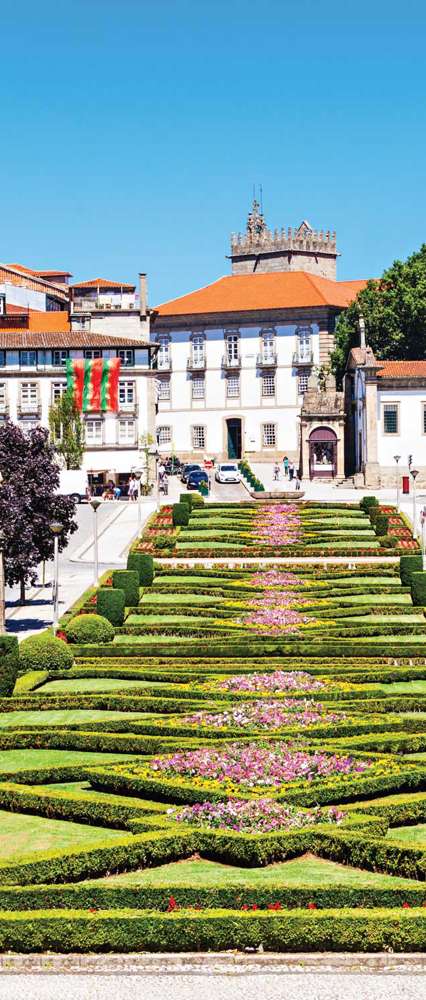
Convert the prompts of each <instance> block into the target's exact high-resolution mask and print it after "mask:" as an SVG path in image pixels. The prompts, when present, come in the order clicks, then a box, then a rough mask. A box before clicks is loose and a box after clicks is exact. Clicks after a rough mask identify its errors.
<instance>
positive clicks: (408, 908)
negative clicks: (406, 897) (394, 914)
mask: <svg viewBox="0 0 426 1000" xmlns="http://www.w3.org/2000/svg"><path fill="white" fill-rule="evenodd" d="M402 909H403V910H411V905H410V903H403V904H402Z"/></svg>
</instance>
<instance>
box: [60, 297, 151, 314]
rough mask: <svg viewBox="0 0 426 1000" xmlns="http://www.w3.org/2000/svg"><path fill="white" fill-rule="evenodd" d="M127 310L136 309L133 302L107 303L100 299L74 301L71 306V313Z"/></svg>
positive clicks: (118, 301) (114, 301)
mask: <svg viewBox="0 0 426 1000" xmlns="http://www.w3.org/2000/svg"><path fill="white" fill-rule="evenodd" d="M129 309H136V303H135V302H125V303H123V302H120V300H119V299H117V300H114V299H111V300H110V301H109V302H108V301H106V300H105V301H102V299H96V298H90V299H80V298H79V299H74V300H73V304H72V312H73V313H92V312H120V311H123V310H124V311H125V312H128V310H129Z"/></svg>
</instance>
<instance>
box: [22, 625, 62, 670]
mask: <svg viewBox="0 0 426 1000" xmlns="http://www.w3.org/2000/svg"><path fill="white" fill-rule="evenodd" d="M73 663H74V654H73V652H72V650H71V649H70V647H69V646H67V644H66V643H65V642H63V641H62V639H57V638H56V636H54V635H53V634H52V632H41V633H40V635H31V636H29V638H28V639H24V640H23V641H22V642H21V645H20V647H19V666H20V668H21V670H24V671H25V673H26V672H27V671H28V670H49V671H50V670H68V669H69V668H70V667H72V665H73Z"/></svg>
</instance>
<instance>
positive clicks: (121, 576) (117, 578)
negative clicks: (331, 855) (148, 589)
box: [112, 569, 139, 607]
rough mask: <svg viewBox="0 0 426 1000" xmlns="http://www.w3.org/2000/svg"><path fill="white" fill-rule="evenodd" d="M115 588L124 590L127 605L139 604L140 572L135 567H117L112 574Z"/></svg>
mask: <svg viewBox="0 0 426 1000" xmlns="http://www.w3.org/2000/svg"><path fill="white" fill-rule="evenodd" d="M112 586H113V590H115V589H117V590H124V596H125V598H126V606H127V607H135V606H136V605H137V604H139V572H138V570H135V569H115V570H114V572H113V574H112Z"/></svg>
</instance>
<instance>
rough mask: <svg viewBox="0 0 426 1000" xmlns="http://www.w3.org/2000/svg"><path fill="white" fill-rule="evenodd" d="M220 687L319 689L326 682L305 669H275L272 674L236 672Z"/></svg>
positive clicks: (249, 689)
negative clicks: (312, 675)
mask: <svg viewBox="0 0 426 1000" xmlns="http://www.w3.org/2000/svg"><path fill="white" fill-rule="evenodd" d="M219 687H221V688H224V689H225V690H226V691H319V690H321V688H325V684H324V681H319V680H317V679H316V678H315V677H311V675H310V674H307V673H305V671H303V670H291V671H285V670H274V672H273V673H272V674H235V675H234V676H233V677H228V678H227V679H226V680H225V681H221V683H220V685H219Z"/></svg>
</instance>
